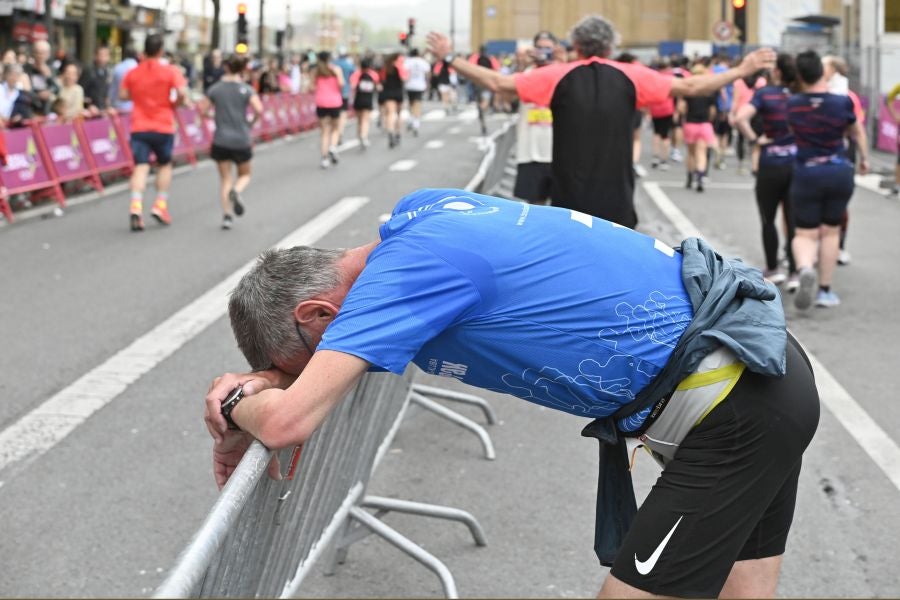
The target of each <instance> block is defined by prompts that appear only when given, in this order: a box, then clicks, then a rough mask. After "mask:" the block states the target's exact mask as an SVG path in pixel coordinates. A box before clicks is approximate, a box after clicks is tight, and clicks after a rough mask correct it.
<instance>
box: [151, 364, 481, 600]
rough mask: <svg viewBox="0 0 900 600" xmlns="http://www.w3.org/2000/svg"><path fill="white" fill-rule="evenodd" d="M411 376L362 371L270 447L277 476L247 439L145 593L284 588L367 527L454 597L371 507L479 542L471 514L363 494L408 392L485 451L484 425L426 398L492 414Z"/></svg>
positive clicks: (438, 568) (253, 592)
mask: <svg viewBox="0 0 900 600" xmlns="http://www.w3.org/2000/svg"><path fill="white" fill-rule="evenodd" d="M411 379H412V378H411V376H410V374H409V372H408V373H407V375H406V376H404V377H397V376H394V375H389V374H374V373H373V374H367V375H366V376H365V377H363V379H362V380H361V382H360V384H359V385H358V386H357V388H356V389H355V390H354V391H353V392H351V393H350V394H349V395H348V397H347V398H345V399H344V401H343V402H341V403H340V404H339V405H338V406H337V407H336V408H335V409H334V411H333V412H332V414H331V415H329V417H328V419H326V421H325V423H324V424H323V425H322V427H321V428H319V430H318V431H317V432H316V433H315V434H314V435H313V436H312V437H311V438H310V439H309V440H308V441H307V443H306V444H304V445H303V447H302V449H299V448H298V449H294V450H293V451H292V450H283V451H281V452H280V453H279V459H280V461H281V465H282V472H283V478H282V480H280V481H275V480H271V479H269V478H268V477H267V476H266V471H267V465H268V463H269V461H270V459H271V457H272V452H270V451H269V450H268V449H266V448H265V447H264V446H262V445H261V444H260V443H259V442H254V443H253V444H252V445H251V447H250V449H249V450H248V451H247V454H246V455H245V456H244V459H243V460H242V461H241V463H240V465H239V466H238V468H237V469H236V470H235V472H234V474H233V475H232V477H231V478H230V479H229V481H228V483H227V485H226V486H225V487H224V489H223V490H222V493H221V495H220V496H219V498H218V500H217V501H216V503H215V504H214V506H213V508H212V510H211V511H210V513H209V514H208V515H207V517H206V520H205V521H204V523H203V525H202V526H201V528H200V530H199V531H198V532H197V533H196V534H195V536H194V538H193V540H192V541H191V543H190V544H189V546H188V547H187V549H185V550H184V552H182V554H181V556H180V557H179V559H178V561H177V563H176V565H175V567H174V568H173V569H172V570H171V572H170V573H169V575H168V577H167V578H166V580H165V581H164V582H163V584H162V585H161V586H160V587H159V588H158V589H157V590H156V592H155V594H154V596H155V597H157V598H174V597H178V598H186V597H201V598H207V597H258V596H263V597H276V596H277V597H292V596H295V595H296V594H297V593H299V591H300V589H301V585H302V583H303V581H304V579H305V578H306V576H307V575H308V574H309V573H310V571H311V569H312V568H313V566H314V565H315V564H316V563H317V562H318V561H319V560H320V559H321V558H322V557H323V556H325V555H326V554H327V559H328V562H327V564H326V565H325V572H326V573H333V572H334V570H335V568H336V567H337V565H338V564H340V563H343V562H344V560H345V559H346V555H347V550H348V548H349V547H350V545H352V544H353V543H355V542H356V541H359V540H361V539H362V538H364V537H366V536H367V535H370V534H372V533H374V534H376V535H378V536H380V537H382V538H383V539H384V540H386V541H388V542H389V543H391V544H393V545H394V546H396V547H397V548H399V549H400V550H402V551H403V552H406V553H407V554H409V555H410V556H412V557H413V558H415V559H416V560H417V561H419V562H420V563H422V564H423V565H424V566H426V567H427V568H429V569H430V570H431V571H433V572H434V573H435V574H436V575H437V576H438V578H439V579H440V582H441V585H442V587H443V590H444V593H445V595H446V596H447V597H448V598H456V597H458V595H457V590H456V584H455V581H454V579H453V576H452V574H451V573H450V570H449V569H448V568H447V567H446V565H444V564H443V563H442V562H441V561H440V560H439V559H438V558H436V557H435V556H433V555H431V554H430V553H428V552H426V551H425V550H424V549H423V548H421V547H419V546H418V545H416V544H415V543H414V542H412V541H411V540H409V539H407V538H405V537H404V536H403V535H401V534H400V533H398V532H397V531H395V530H393V529H392V528H390V527H389V526H388V525H386V524H385V523H383V522H382V521H381V520H380V518H379V517H381V516H383V515H384V514H385V513H387V512H401V513H406V514H412V515H419V516H430V517H435V518H440V519H445V520H451V521H458V522H460V523H463V524H465V525H466V526H467V527H468V528H469V530H470V532H471V534H472V537H473V539H474V541H475V543H476V544H477V545H479V546H484V545H486V543H487V541H486V538H485V535H484V532H483V530H482V529H481V526H480V525H479V524H478V522H477V521H476V519H475V518H474V517H473V516H472V515H471V514H469V513H467V512H465V511H462V510H459V509H455V508H450V507H444V506H435V505H430V504H423V503H417V502H409V501H406V500H397V499H393V498H382V497H376V496H367V495H366V494H365V490H366V487H367V485H368V482H369V479H370V477H371V475H372V473H373V471H374V470H375V468H376V467H377V465H378V463H379V462H380V461H381V459H382V458H383V457H384V455H385V453H386V452H387V450H388V448H389V447H390V444H391V442H392V440H393V438H394V435H395V433H396V431H397V429H398V428H399V426H400V423H401V421H402V420H403V417H404V414H405V413H406V409H407V407H408V406H409V404H410V402H416V403H417V404H420V405H422V406H423V407H425V408H427V409H428V410H431V411H433V412H437V413H438V414H440V415H441V416H443V417H445V418H450V419H451V420H452V421H453V422H454V423H457V424H459V425H461V426H463V427H465V428H467V429H469V430H471V431H473V432H475V433H476V434H477V435H478V437H479V439H480V440H481V442H482V445H483V447H484V450H485V455H486V456H487V457H488V458H493V456H494V450H493V445H492V444H491V443H490V437H489V436H488V435H487V432H486V431H485V430H484V428H483V427H481V426H480V425H479V424H477V423H475V422H474V421H472V420H470V419H467V418H465V417H463V416H461V415H458V414H456V413H453V411H450V410H449V409H447V408H446V407H443V406H442V405H440V404H438V403H437V402H435V401H434V400H433V399H434V398H441V399H444V400H450V401H456V402H462V403H465V404H469V405H474V406H477V407H479V408H480V409H481V410H482V412H483V413H484V415H485V418H486V420H487V421H488V423H494V422H496V418H495V416H494V413H493V410H492V409H491V407H490V405H489V404H488V403H487V402H485V401H484V400H483V399H482V398H479V397H477V396H472V395H470V394H461V393H457V392H450V391H447V390H442V389H440V388H434V387H430V386H419V385H412V384H411ZM448 413H450V414H448ZM367 508H368V509H374V510H376V511H377V512H376V513H375V514H374V515H373V514H372V513H370V512H367V511H366V510H365V509H367Z"/></svg>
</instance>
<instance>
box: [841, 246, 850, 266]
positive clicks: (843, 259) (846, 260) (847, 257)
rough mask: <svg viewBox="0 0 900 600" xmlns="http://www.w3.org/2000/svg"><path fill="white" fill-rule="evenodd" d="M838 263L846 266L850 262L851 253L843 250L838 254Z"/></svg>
mask: <svg viewBox="0 0 900 600" xmlns="http://www.w3.org/2000/svg"><path fill="white" fill-rule="evenodd" d="M838 264H839V265H842V266H846V265H849V264H850V253H849V252H847V251H846V250H841V253H840V254H838Z"/></svg>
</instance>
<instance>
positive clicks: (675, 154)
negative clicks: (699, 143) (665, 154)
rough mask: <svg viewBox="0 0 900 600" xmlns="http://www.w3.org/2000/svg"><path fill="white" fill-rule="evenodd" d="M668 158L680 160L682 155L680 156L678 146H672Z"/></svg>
mask: <svg viewBox="0 0 900 600" xmlns="http://www.w3.org/2000/svg"><path fill="white" fill-rule="evenodd" d="M669 158H671V159H672V160H674V161H675V162H681V161H682V160H683V157H682V156H681V150H679V149H678V148H672V151H671V152H670V153H669Z"/></svg>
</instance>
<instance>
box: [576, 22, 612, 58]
mask: <svg viewBox="0 0 900 600" xmlns="http://www.w3.org/2000/svg"><path fill="white" fill-rule="evenodd" d="M570 37H571V38H572V45H573V46H574V47H575V50H576V51H577V52H578V54H580V55H581V56H582V57H584V58H590V57H592V56H599V57H600V58H607V57H609V56H610V55H611V54H612V53H613V50H615V47H616V45H617V44H618V43H619V33H618V32H617V31H616V28H615V27H613V24H612V23H611V22H610V21H608V20H606V19H604V18H603V17H601V16H600V15H588V16H586V17H584V18H583V19H581V20H580V21H578V23H576V24H575V27H573V28H572V33H571V34H570Z"/></svg>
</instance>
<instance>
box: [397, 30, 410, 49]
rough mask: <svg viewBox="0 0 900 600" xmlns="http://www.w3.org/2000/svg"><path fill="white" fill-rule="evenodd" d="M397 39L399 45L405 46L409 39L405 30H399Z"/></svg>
mask: <svg viewBox="0 0 900 600" xmlns="http://www.w3.org/2000/svg"><path fill="white" fill-rule="evenodd" d="M397 39H398V40H399V41H400V45H401V46H405V45H406V43H407V42H408V41H409V36H408V35H407V33H406V32H405V31H401V32H400V33H398V34H397Z"/></svg>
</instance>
